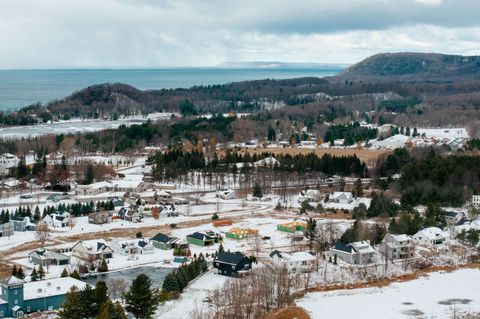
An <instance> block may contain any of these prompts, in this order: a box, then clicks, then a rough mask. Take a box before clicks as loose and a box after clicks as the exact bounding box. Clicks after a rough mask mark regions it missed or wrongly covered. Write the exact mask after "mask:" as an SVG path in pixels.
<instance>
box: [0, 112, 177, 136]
mask: <svg viewBox="0 0 480 319" xmlns="http://www.w3.org/2000/svg"><path fill="white" fill-rule="evenodd" d="M171 116H172V113H152V114H149V115H148V116H131V117H125V118H120V119H118V120H116V121H113V120H112V121H105V120H101V119H96V120H95V119H88V120H80V119H74V120H71V121H60V122H53V123H48V124H37V125H27V126H12V127H6V128H0V137H2V138H10V139H20V138H25V137H35V136H40V135H47V134H68V133H73V134H74V133H77V132H82V133H83V132H96V131H101V130H105V129H113V128H117V127H119V126H120V125H126V126H130V125H134V124H142V123H145V122H147V121H148V120H152V121H156V120H162V119H169V118H170V117H171Z"/></svg>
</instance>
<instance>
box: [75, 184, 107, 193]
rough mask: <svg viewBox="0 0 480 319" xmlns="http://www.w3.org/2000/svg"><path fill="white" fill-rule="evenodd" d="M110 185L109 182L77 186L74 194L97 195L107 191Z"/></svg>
mask: <svg viewBox="0 0 480 319" xmlns="http://www.w3.org/2000/svg"><path fill="white" fill-rule="evenodd" d="M110 186H111V183H109V182H97V183H92V184H89V185H78V186H77V188H76V190H75V194H76V195H98V194H102V193H105V192H107V191H108V189H109V187H110Z"/></svg>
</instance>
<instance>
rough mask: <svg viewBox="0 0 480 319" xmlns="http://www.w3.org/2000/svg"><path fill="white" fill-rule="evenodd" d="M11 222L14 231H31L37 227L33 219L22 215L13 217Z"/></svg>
mask: <svg viewBox="0 0 480 319" xmlns="http://www.w3.org/2000/svg"><path fill="white" fill-rule="evenodd" d="M12 222H13V228H14V230H15V231H21V232H24V231H28V230H30V231H33V230H35V229H36V228H37V224H36V223H35V222H34V221H33V219H32V218H30V217H24V218H22V219H14V220H12Z"/></svg>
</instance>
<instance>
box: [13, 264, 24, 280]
mask: <svg viewBox="0 0 480 319" xmlns="http://www.w3.org/2000/svg"><path fill="white" fill-rule="evenodd" d="M15 277H17V278H19V279H24V278H25V273H24V272H23V268H22V266H19V267H18V268H17V275H16V276H15Z"/></svg>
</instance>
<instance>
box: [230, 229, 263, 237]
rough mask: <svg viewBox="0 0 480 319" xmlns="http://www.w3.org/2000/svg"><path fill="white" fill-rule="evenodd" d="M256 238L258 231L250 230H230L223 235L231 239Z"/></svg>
mask: <svg viewBox="0 0 480 319" xmlns="http://www.w3.org/2000/svg"><path fill="white" fill-rule="evenodd" d="M255 236H258V230H256V229H250V228H237V227H234V228H231V229H230V230H229V231H227V232H226V233H225V237H227V238H231V239H245V238H250V237H255Z"/></svg>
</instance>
